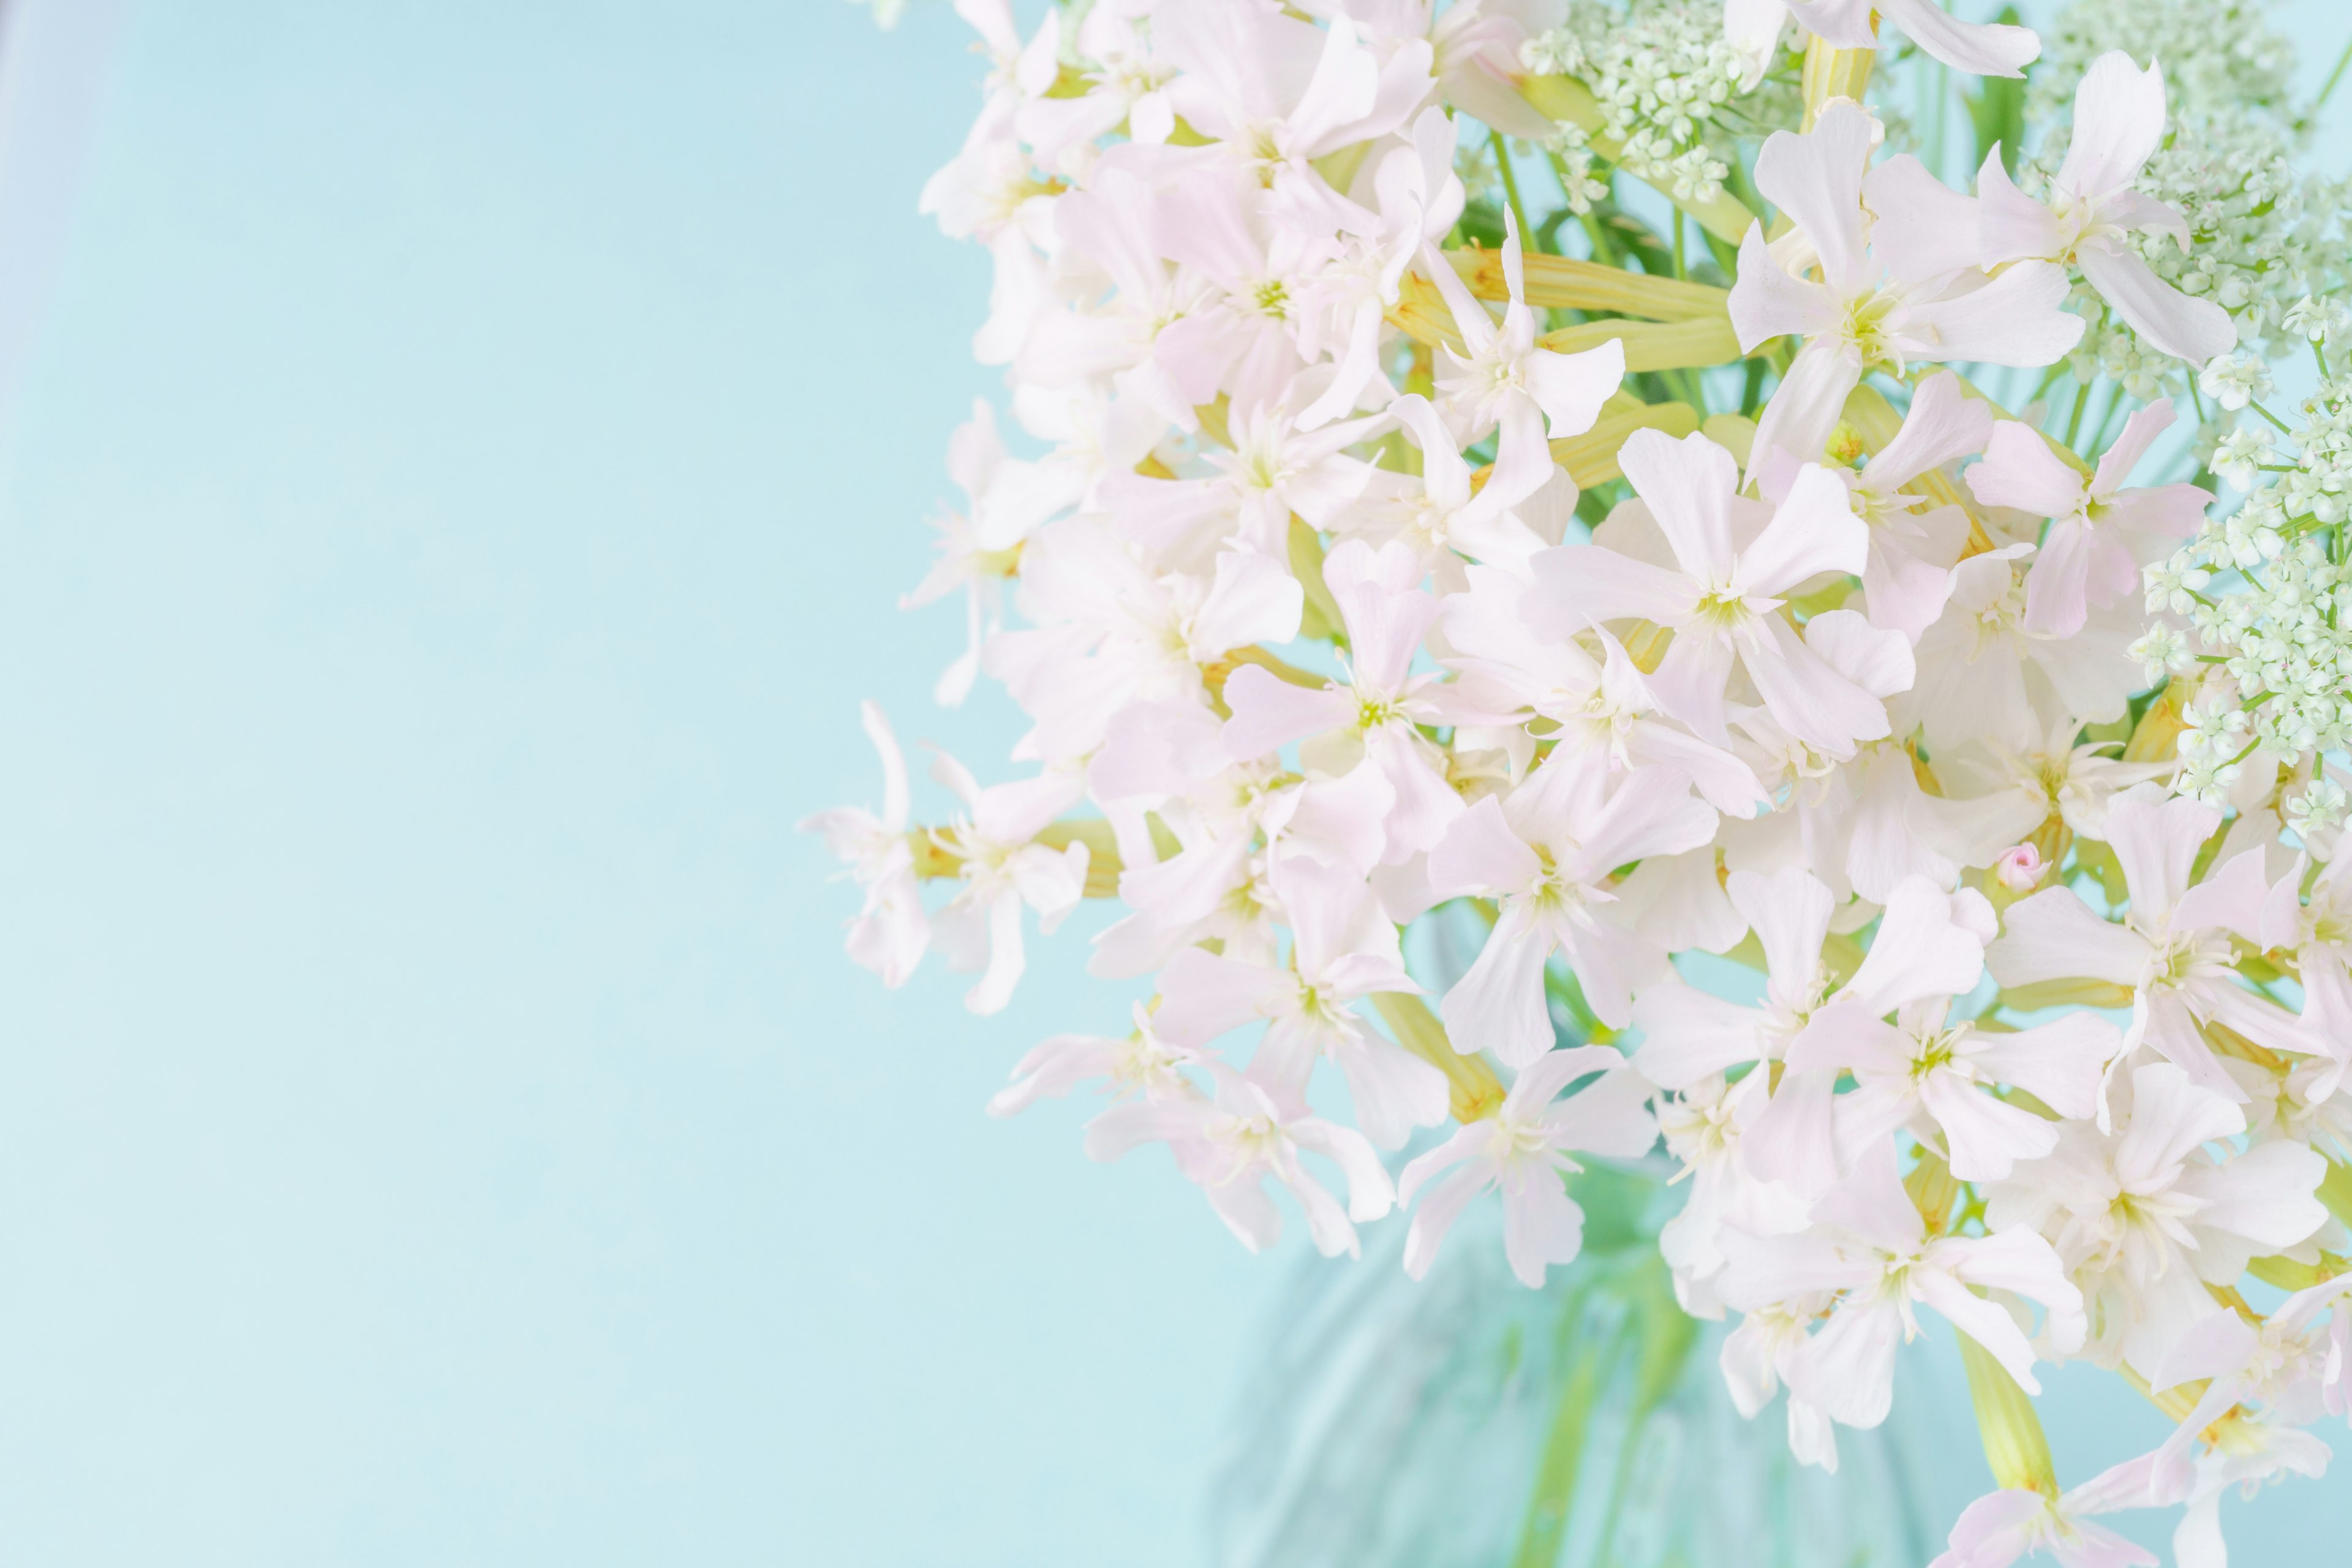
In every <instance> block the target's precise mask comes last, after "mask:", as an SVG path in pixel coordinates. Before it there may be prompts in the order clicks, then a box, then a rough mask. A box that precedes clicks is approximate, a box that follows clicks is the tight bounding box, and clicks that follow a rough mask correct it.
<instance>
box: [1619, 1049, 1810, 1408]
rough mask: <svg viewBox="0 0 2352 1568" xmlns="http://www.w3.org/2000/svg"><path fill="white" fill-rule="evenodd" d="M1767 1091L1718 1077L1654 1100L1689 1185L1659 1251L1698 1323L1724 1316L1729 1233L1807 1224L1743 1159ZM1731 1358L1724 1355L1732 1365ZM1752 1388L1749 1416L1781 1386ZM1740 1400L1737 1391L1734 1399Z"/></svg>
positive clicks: (1785, 1230)
mask: <svg viewBox="0 0 2352 1568" xmlns="http://www.w3.org/2000/svg"><path fill="white" fill-rule="evenodd" d="M1767 1088H1768V1084H1767V1078H1766V1075H1765V1074H1762V1073H1750V1074H1748V1076H1747V1077H1746V1078H1743V1079H1739V1080H1738V1082H1737V1083H1734V1082H1733V1081H1731V1080H1730V1079H1727V1078H1726V1077H1725V1076H1724V1075H1723V1074H1721V1073H1714V1074H1710V1075H1709V1076H1707V1077H1706V1078H1703V1079H1699V1080H1698V1081H1697V1082H1696V1083H1690V1084H1685V1085H1684V1086H1683V1089H1682V1090H1681V1092H1680V1093H1678V1094H1674V1095H1664V1094H1661V1095H1660V1096H1658V1098H1657V1102H1656V1110H1657V1118H1658V1131H1659V1132H1660V1133H1661V1134H1662V1135H1663V1136H1664V1138H1665V1141H1666V1150H1667V1152H1669V1153H1671V1154H1673V1155H1674V1157H1675V1159H1676V1160H1677V1161H1679V1162H1680V1163H1681V1165H1682V1170H1681V1172H1680V1173H1677V1174H1676V1175H1675V1181H1676V1182H1682V1181H1684V1180H1685V1179H1687V1180H1688V1182H1689V1186H1688V1188H1687V1192H1688V1196H1686V1197H1685V1199H1684V1200H1683V1207H1682V1212H1681V1213H1679V1214H1677V1215H1675V1217H1674V1218H1672V1219H1670V1220H1668V1221H1667V1222H1666V1223H1665V1226H1664V1228H1662V1229H1661V1230H1660V1231H1659V1232H1658V1251H1659V1254H1660V1256H1662V1257H1664V1258H1665V1260H1666V1264H1667V1267H1668V1268H1672V1269H1673V1270H1674V1275H1675V1300H1677V1301H1679V1302H1681V1304H1682V1308H1683V1310H1685V1311H1686V1312H1688V1313H1690V1314H1691V1315H1692V1316H1693V1317H1698V1318H1720V1317H1722V1316H1723V1303H1722V1301H1721V1300H1719V1299H1718V1298H1717V1293H1716V1289H1715V1280H1716V1278H1717V1276H1718V1275H1720V1274H1721V1273H1722V1272H1723V1267H1724V1263H1725V1258H1724V1256H1723V1247H1722V1239H1723V1234H1724V1231H1725V1228H1726V1227H1727V1226H1728V1227H1729V1228H1731V1229H1733V1230H1735V1231H1739V1232H1742V1233H1745V1234H1747V1235H1749V1236H1787V1235H1790V1234H1791V1233H1793V1232H1796V1231H1801V1230H1802V1229H1804V1228H1805V1226H1806V1223H1807V1218H1808V1215H1809V1214H1810V1210H1811V1205H1808V1204H1807V1203H1806V1202H1805V1201H1804V1200H1803V1199H1802V1198H1801V1197H1799V1196H1798V1195H1797V1194H1794V1193H1792V1192H1790V1190H1789V1189H1788V1188H1787V1187H1786V1186H1784V1185H1783V1184H1780V1183H1779V1182H1767V1181H1762V1180H1759V1178H1758V1177H1757V1176H1756V1175H1755V1174H1754V1173H1752V1172H1751V1171H1749V1170H1748V1163H1747V1162H1746V1161H1745V1160H1744V1159H1742V1158H1741V1156H1740V1143H1741V1140H1742V1139H1743V1138H1744V1137H1745V1135H1746V1133H1747V1130H1748V1126H1749V1125H1750V1124H1752V1123H1753V1122H1754V1121H1755V1120H1756V1113H1757V1112H1758V1111H1760V1110H1763V1109H1764V1103H1765V1098H1766V1091H1767ZM1827 1304H1828V1303H1826V1302H1824V1303H1822V1305H1824V1306H1826V1305H1827ZM1750 1321H1754V1320H1753V1318H1752V1316H1751V1319H1750ZM1743 1326H1744V1325H1743ZM1761 1327H1762V1326H1761V1325H1760V1324H1759V1332H1760V1331H1761ZM1731 1353H1732V1352H1730V1351H1729V1350H1728V1349H1727V1350H1726V1352H1725V1354H1726V1356H1727V1357H1728V1356H1729V1355H1730V1354H1731ZM1749 1386H1750V1388H1751V1389H1753V1388H1760V1390H1761V1391H1760V1392H1758V1393H1756V1394H1755V1395H1754V1398H1753V1400H1752V1402H1751V1401H1748V1400H1742V1401H1741V1404H1740V1414H1742V1415H1751V1416H1752V1415H1755V1414H1756V1412H1757V1411H1758V1410H1760V1409H1762V1408H1763V1407H1764V1405H1766V1404H1767V1403H1769V1401H1770V1399H1771V1397H1772V1389H1773V1387H1774V1386H1777V1385H1776V1384H1769V1383H1766V1384H1750V1385H1749ZM1740 1394H1741V1389H1740V1387H1739V1385H1738V1384H1735V1385H1734V1389H1733V1396H1734V1398H1736V1399H1737V1398H1739V1397H1740ZM1833 1453H1834V1449H1832V1454H1833Z"/></svg>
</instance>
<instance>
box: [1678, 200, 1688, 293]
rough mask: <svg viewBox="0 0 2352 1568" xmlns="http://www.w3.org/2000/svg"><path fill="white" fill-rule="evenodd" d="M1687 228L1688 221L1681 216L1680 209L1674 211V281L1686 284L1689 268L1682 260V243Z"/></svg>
mask: <svg viewBox="0 0 2352 1568" xmlns="http://www.w3.org/2000/svg"><path fill="white" fill-rule="evenodd" d="M1689 228H1690V219H1689V218H1687V217H1686V216H1684V215H1683V213H1682V211H1681V209H1680V208H1677V209H1675V279H1677V280H1679V281H1684V282H1687V281H1688V280H1689V279H1690V268H1689V267H1687V266H1686V265H1685V263H1684V260H1683V242H1684V240H1685V237H1686V235H1687V231H1688V230H1689Z"/></svg>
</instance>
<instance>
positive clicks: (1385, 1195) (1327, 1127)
mask: <svg viewBox="0 0 2352 1568" xmlns="http://www.w3.org/2000/svg"><path fill="white" fill-rule="evenodd" d="M1290 1135H1291V1137H1292V1138H1293V1139H1294V1140H1296V1141H1297V1144H1298V1146H1299V1147H1300V1148H1301V1149H1304V1150H1306V1151H1307V1152H1308V1153H1310V1154H1320V1155H1322V1156H1323V1157H1324V1158H1325V1159H1327V1160H1328V1161H1330V1162H1331V1163H1333V1164H1335V1165H1337V1166H1339V1173H1340V1175H1342V1176H1343V1177H1345V1178H1346V1179H1347V1183H1348V1217H1349V1218H1350V1219H1353V1220H1357V1221H1362V1222H1368V1221H1371V1220H1376V1219H1379V1218H1380V1217H1381V1215H1385V1214H1387V1213H1388V1212H1389V1210H1391V1209H1392V1208H1394V1207H1396V1186H1395V1184H1393V1183H1391V1181H1390V1180H1389V1173H1388V1168H1387V1167H1386V1166H1384V1165H1382V1164H1381V1157H1380V1155H1379V1154H1377V1153H1375V1152H1373V1150H1372V1146H1371V1144H1370V1142H1367V1141H1366V1140H1365V1139H1364V1138H1363V1137H1362V1136H1361V1135H1360V1134H1359V1133H1357V1132H1356V1131H1353V1130H1351V1129H1349V1128H1346V1127H1342V1126H1340V1125H1339V1124H1338V1123H1337V1122H1331V1121H1322V1120H1320V1119H1318V1118H1316V1117H1307V1118H1306V1119H1304V1120H1302V1121H1294V1122H1292V1123H1291V1124H1290Z"/></svg>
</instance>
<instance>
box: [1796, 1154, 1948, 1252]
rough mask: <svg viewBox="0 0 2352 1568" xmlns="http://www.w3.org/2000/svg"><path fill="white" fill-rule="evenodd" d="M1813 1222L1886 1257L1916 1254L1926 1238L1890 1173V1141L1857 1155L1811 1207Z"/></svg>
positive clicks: (1900, 1181) (1916, 1214)
mask: <svg viewBox="0 0 2352 1568" xmlns="http://www.w3.org/2000/svg"><path fill="white" fill-rule="evenodd" d="M1813 1220H1814V1223H1815V1224H1817V1225H1822V1226H1831V1227H1832V1228H1833V1229H1837V1230H1843V1231H1846V1232H1849V1233H1851V1234H1852V1235H1853V1236H1857V1237H1861V1238H1862V1239H1863V1240H1864V1241H1867V1242H1868V1243H1869V1244H1870V1245H1871V1246H1872V1247H1875V1248H1876V1249H1877V1250H1879V1251H1881V1252H1886V1253H1895V1254H1902V1253H1907V1252H1913V1251H1916V1250H1917V1249H1918V1247H1919V1244H1920V1242H1921V1241H1922V1240H1923V1239H1925V1237H1926V1236H1927V1222H1926V1221H1924V1220H1922V1219H1921V1218H1920V1217H1919V1211H1918V1210H1917V1209H1916V1208H1915V1207H1913V1206H1912V1204H1911V1198H1910V1195H1909V1194H1907V1193H1906V1192H1905V1191H1904V1190H1903V1179H1902V1177H1901V1176H1899V1175H1897V1174H1896V1173H1895V1145H1894V1143H1893V1142H1891V1141H1889V1142H1884V1143H1880V1144H1874V1145H1873V1146H1872V1147H1871V1148H1869V1149H1868V1150H1865V1151H1864V1152H1863V1154H1862V1157H1861V1158H1860V1159H1859V1160H1858V1161H1856V1163H1855V1165H1854V1169H1853V1174H1851V1175H1849V1176H1848V1177H1846V1179H1845V1180H1844V1181H1843V1182H1840V1183H1839V1184H1837V1186H1836V1187H1835V1188H1834V1189H1833V1190H1832V1191H1831V1192H1830V1193H1828V1194H1826V1195H1825V1196H1823V1197H1822V1200H1821V1201H1820V1202H1819V1203H1818V1204H1816V1205H1814V1208H1813Z"/></svg>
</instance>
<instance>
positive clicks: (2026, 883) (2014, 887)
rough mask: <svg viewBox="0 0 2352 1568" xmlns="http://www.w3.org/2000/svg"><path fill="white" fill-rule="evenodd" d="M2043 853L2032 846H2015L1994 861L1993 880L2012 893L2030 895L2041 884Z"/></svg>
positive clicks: (2005, 850)
mask: <svg viewBox="0 0 2352 1568" xmlns="http://www.w3.org/2000/svg"><path fill="white" fill-rule="evenodd" d="M2042 869H2043V868H2042V851H2041V850H2039V849H2036V848H2035V847H2033V846H2032V845H2031V844H2013V845H2011V846H2010V847H2008V848H2006V849H2004V850H2002V851H2001V852H2000V854H1999V855H1998V856H1996V857H1995V858H1994V859H1993V863H1992V876H1993V880H1994V881H1996V882H1999V883H2000V885H2001V886H2002V887H2003V888H2005V889H2008V890H2009V891H2011V892H2012V893H2030V892H2032V890H2033V889H2035V888H2036V887H2038V886H2039V885H2040V884H2041V881H2042Z"/></svg>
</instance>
